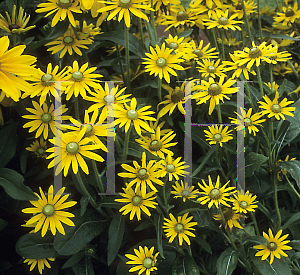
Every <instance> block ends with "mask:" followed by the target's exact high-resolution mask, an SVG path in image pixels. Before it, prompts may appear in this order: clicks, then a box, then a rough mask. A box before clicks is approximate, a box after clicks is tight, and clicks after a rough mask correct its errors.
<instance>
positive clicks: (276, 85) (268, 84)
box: [264, 81, 279, 93]
mask: <svg viewBox="0 0 300 275" xmlns="http://www.w3.org/2000/svg"><path fill="white" fill-rule="evenodd" d="M264 83H265V82H264ZM265 84H266V85H267V86H268V87H269V88H270V90H271V89H272V88H273V90H271V93H273V92H277V90H278V88H279V85H278V84H276V82H275V81H273V83H272V84H273V85H271V83H270V82H268V83H265ZM272 86H273V87H272Z"/></svg>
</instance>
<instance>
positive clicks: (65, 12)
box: [35, 0, 82, 27]
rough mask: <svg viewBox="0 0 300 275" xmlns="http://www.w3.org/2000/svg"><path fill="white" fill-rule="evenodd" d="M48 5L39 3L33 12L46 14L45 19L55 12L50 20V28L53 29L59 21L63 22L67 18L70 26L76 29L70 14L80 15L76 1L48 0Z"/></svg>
mask: <svg viewBox="0 0 300 275" xmlns="http://www.w3.org/2000/svg"><path fill="white" fill-rule="evenodd" d="M48 2H50V3H41V4H39V5H38V6H37V8H38V9H37V10H36V11H35V12H37V13H40V12H48V13H47V14H46V15H45V17H47V16H49V15H51V14H53V13H55V12H56V14H55V15H54V17H53V19H52V24H51V27H54V26H55V25H56V24H57V23H58V21H59V20H65V19H66V17H68V19H69V21H70V23H71V24H72V26H74V27H76V23H75V19H74V16H73V14H72V12H75V13H82V11H81V10H80V8H79V6H78V4H79V2H78V0H48Z"/></svg>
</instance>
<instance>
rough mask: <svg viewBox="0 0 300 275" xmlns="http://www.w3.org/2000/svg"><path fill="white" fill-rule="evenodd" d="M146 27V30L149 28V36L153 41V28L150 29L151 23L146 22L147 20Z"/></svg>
mask: <svg viewBox="0 0 300 275" xmlns="http://www.w3.org/2000/svg"><path fill="white" fill-rule="evenodd" d="M145 25H146V28H147V31H148V34H149V38H150V41H153V36H152V32H151V27H150V24H149V22H148V21H146V20H145Z"/></svg>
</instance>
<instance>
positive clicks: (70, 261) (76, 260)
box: [62, 252, 84, 269]
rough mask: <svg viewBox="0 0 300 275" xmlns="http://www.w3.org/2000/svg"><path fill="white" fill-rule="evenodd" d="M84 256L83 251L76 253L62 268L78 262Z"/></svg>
mask: <svg viewBox="0 0 300 275" xmlns="http://www.w3.org/2000/svg"><path fill="white" fill-rule="evenodd" d="M83 256H84V253H83V252H79V253H76V254H74V255H72V256H71V258H69V259H68V260H67V261H66V262H65V264H64V265H63V266H62V269H64V268H68V267H72V266H73V265H75V264H77V263H78V262H79V261H80V260H81V259H82V258H83Z"/></svg>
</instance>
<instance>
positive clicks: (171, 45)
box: [169, 42, 178, 50]
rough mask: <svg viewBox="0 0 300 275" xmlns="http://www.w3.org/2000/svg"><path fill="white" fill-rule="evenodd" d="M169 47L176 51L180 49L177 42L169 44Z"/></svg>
mask: <svg viewBox="0 0 300 275" xmlns="http://www.w3.org/2000/svg"><path fill="white" fill-rule="evenodd" d="M169 46H170V47H171V48H172V49H174V50H176V49H177V48H178V44H177V43H176V42H171V43H170V44H169Z"/></svg>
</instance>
